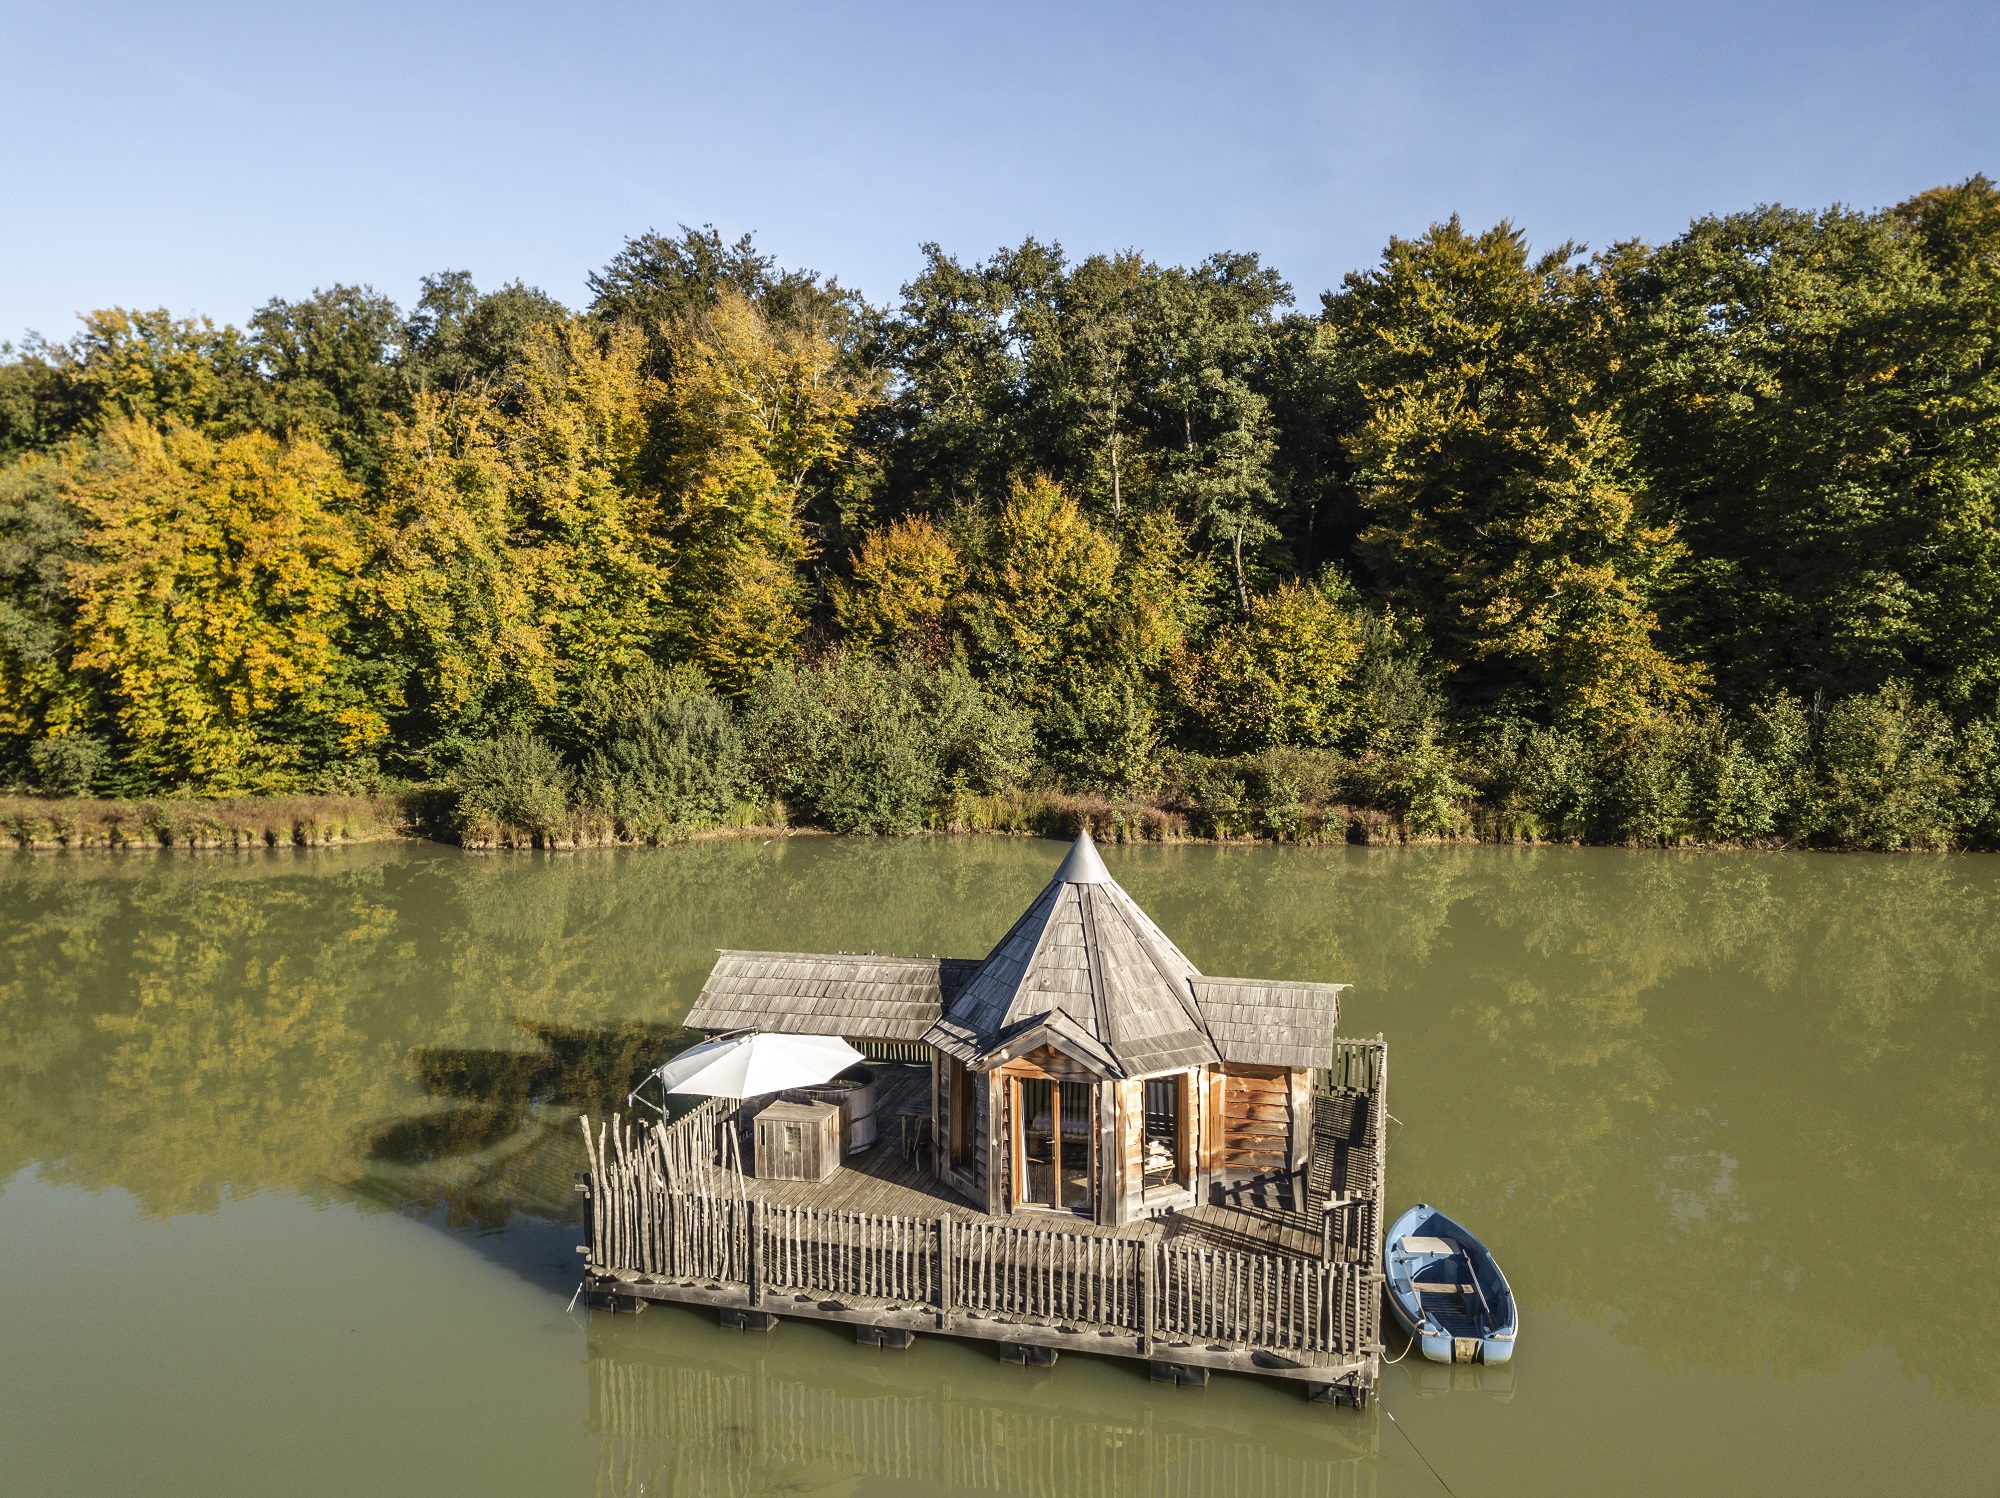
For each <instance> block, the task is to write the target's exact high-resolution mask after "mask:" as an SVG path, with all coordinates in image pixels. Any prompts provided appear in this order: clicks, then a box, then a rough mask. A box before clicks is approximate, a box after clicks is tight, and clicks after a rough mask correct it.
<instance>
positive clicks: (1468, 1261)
mask: <svg viewBox="0 0 2000 1498" xmlns="http://www.w3.org/2000/svg"><path fill="white" fill-rule="evenodd" d="M1461 1246H1463V1245H1461ZM1465 1272H1466V1274H1467V1275H1468V1276H1469V1277H1470V1278H1471V1280H1472V1288H1473V1289H1474V1290H1476V1291H1478V1292H1479V1309H1480V1310H1482V1311H1484V1312H1485V1313H1486V1322H1485V1325H1486V1327H1487V1328H1488V1329H1489V1330H1491V1328H1492V1326H1493V1306H1492V1303H1491V1302H1490V1301H1488V1300H1487V1298H1486V1291H1485V1289H1484V1287H1482V1286H1481V1285H1480V1283H1479V1275H1478V1273H1477V1272H1476V1271H1475V1270H1474V1269H1473V1266H1472V1255H1471V1254H1470V1253H1467V1254H1466V1256H1465Z"/></svg>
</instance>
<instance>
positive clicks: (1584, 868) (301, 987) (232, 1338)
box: [0, 839, 2000, 1498]
mask: <svg viewBox="0 0 2000 1498" xmlns="http://www.w3.org/2000/svg"><path fill="white" fill-rule="evenodd" d="M1061 851H1062V850H1061V849H1060V847H1058V846H1057V845H1055V844H1052V843H1047V842H1039V841H1011V840H1001V839H982V840H965V841H942V840H917V841H904V842H890V841H880V842H878V841H844V840H835V839H800V840H796V841H779V842H775V843H771V844H765V845H758V844H755V843H740V844H716V845H707V846H700V847H689V848H682V849H669V850H659V851H647V852H630V853H624V852H606V853H598V854H586V855H574V856H565V855H558V856H554V857H537V856H529V855H514V856H490V857H480V856H467V855H462V854H459V853H457V852H455V851H452V850H448V849H442V848H436V847H431V846H423V845H416V846H407V847H405V846H396V847H382V848H369V849H356V850H348V851H342V852H331V853H324V852H323V853H296V854H294V853H286V854H272V855H268V856H260V857H253V858H244V857H234V856H225V855H217V856H212V857H202V856H165V857H152V856H148V855H138V854H132V855H124V856H118V857H110V856H104V857H94V858H90V857H61V856H49V855H28V856H21V857H17V858H12V859H9V860H6V861H0V1492H4V1493H6V1494H10V1495H11V1494H15V1493H19V1494H35V1495H42V1494H49V1495H62V1494H93V1495H96V1494H123V1493H132V1494H148V1495H168V1494H200V1495H204V1498H234V1495H237V1494H259V1495H263V1494H278V1493H283V1494H322V1493H324V1494H362V1493H367V1494H402V1493H410V1494H445V1493H450V1494H458V1493H466V1494H514V1493H520V1494H537V1495H547V1498H561V1495H568V1494H612V1493H617V1494H638V1493H642V1492H643V1493H648V1494H681V1495H694V1494H703V1495H706V1494H717V1495H723V1494H728V1495H736V1494H753V1493H836V1494H850V1493H853V1494H882V1495H889V1494H894V1495H899V1498H900V1495H917V1494H923V1493H931V1492H937V1491H941V1490H945V1489H950V1490H970V1491H980V1492H994V1493H1021V1494H1044V1493H1046V1494H1068V1493H1076V1494H1096V1493H1118V1494H1133V1495H1138V1494H1154V1493H1159V1494H1185V1495H1188V1498H1194V1495H1197V1494H1217V1495H1224V1494H1227V1495H1245V1498H1254V1495H1259V1494H1264V1493H1276V1494H1300V1495H1304V1494H1327V1495H1348V1494H1354V1495H1363V1494H1382V1495H1401V1494H1424V1493H1430V1494H1435V1493H1441V1492H1443V1491H1444V1489H1443V1488H1442V1487H1441V1486H1440V1485H1439V1482H1438V1480H1437V1478H1434V1477H1433V1476H1432V1475H1431V1473H1430V1472H1429V1471H1428V1470H1427V1469H1426V1468H1425V1466H1424V1464H1423V1462H1422V1461H1421V1460H1420V1459H1419V1457H1418V1456H1417V1454H1416V1448H1420V1449H1421V1451H1422V1453H1423V1455H1424V1456H1425V1457H1428V1458H1429V1460H1430V1462H1431V1463H1433V1464H1435V1466H1436V1468H1437V1470H1438V1472H1439V1473H1440V1474H1442V1476H1443V1478H1444V1480H1445V1481H1446V1482H1448V1483H1449V1484H1450V1485H1451V1488H1452V1489H1453V1490H1454V1491H1455V1492H1456V1493H1457V1494H1458V1495H1459V1498H1480V1495H1489V1494H1572V1493H1574V1494H1586V1493H1587V1494H1628V1493H1629V1494H1654V1493H1658V1494H1676V1495H1679V1494H1687V1493H1757V1494H1793V1493H1797V1494H1813V1495H1834V1494H1859V1493H1898V1492H1921V1493H1925V1494H1974V1493H1977V1494H1993V1493H1996V1492H2000V1112H1996V1109H2000V858H1991V857H1988V858H1973V857H1966V858H1952V859H1938V858H1866V857H1823V856H1806V855H1799V856H1793V855H1754V856H1752V855H1743V856H1731V855H1698V856H1685V857H1682V856H1674V855H1662V854H1636V853H1624V852H1617V851H1609V850H1588V851H1576V850H1546V851H1536V852H1518V851H1503V850H1493V849H1463V850H1411V851H1371V850H1350V849H1336V850H1317V851H1288V850H1274V849H1213V848H1184V849H1145V850H1134V851H1125V850H1116V849H1114V850H1109V851H1108V852H1107V853H1106V860H1107V862H1108V863H1110V865H1111V867H1112V871H1113V873H1114V874H1115V875H1116V876H1117V877H1118V878H1119V879H1120V880H1121V881H1122V882H1123V883H1124V884H1125V885H1126V887H1127V888H1128V889H1130V890H1131V892H1132V893H1133V894H1134V895H1135V896H1136V897H1137V898H1138V899H1139V900H1140V902H1141V903H1142V904H1144V905H1145V906H1146V907H1147V908H1148V909H1149V910H1151V911H1152V912H1153V914H1154V915H1155V916H1156V917H1157V918H1158V919H1159V920H1160V921H1161V923H1162V924H1163V925H1164V926H1165V927H1166V929H1167V930H1168V931H1169V932H1170V933H1171V934H1172V935H1173V936H1174V937H1175V938H1176V939H1177V940H1178V941H1179V942H1180V943H1181V945H1182V946H1183V947H1184V948H1185V949H1186V951H1187V952H1188V954H1189V956H1191V957H1192V958H1193V959H1194V960H1195V962H1196V963H1197V964H1199V965H1200V966H1201V967H1202V968H1203V969H1204V970H1205V971H1208V972H1213V973H1222V974H1234V975H1246V976H1266V975H1269V976H1284V977H1297V978H1313V979H1331V980H1338V981H1345V982H1351V983H1353V984H1354V985H1355V986H1354V989H1353V991H1352V993H1351V994H1350V995H1349V1001H1348V1004H1347V1008H1346V1013H1345V1016H1344V1021H1343V1023H1344V1027H1345V1028H1346V1029H1347V1030H1348V1032H1349V1033H1357V1034H1373V1033H1375V1032H1376V1031H1378V1030H1379V1031H1381V1032H1383V1033H1384V1034H1386V1035H1387V1037H1388V1039H1389V1042H1390V1058H1391V1060H1390V1082H1389V1088H1390V1097H1389V1106H1390V1109H1391V1111H1392V1113H1393V1114H1394V1115H1395V1117H1396V1119H1398V1120H1399V1123H1398V1124H1397V1125H1396V1126H1395V1127H1394V1130H1393V1132H1392V1134H1391V1143H1390V1150H1389V1194H1390V1199H1391V1205H1392V1207H1393V1208H1397V1209H1400V1207H1402V1206H1404V1205H1407V1204H1409V1203H1410V1202H1413V1201H1416V1200H1418V1199H1425V1200H1429V1201H1432V1202H1436V1203H1439V1204H1443V1205H1446V1206H1448V1207H1449V1208H1450V1209H1452V1210H1453V1211H1454V1212H1456V1213H1457V1214H1458V1215H1460V1216H1461V1217H1463V1218H1464V1220H1465V1221H1467V1222H1468V1223H1470V1224H1472V1225H1474V1226H1475V1227H1476V1228H1478V1229H1479V1230H1480V1231H1482V1232H1483V1233H1484V1235H1485V1236H1486V1238H1487V1240H1488V1242H1489V1243H1491V1244H1492V1245H1493V1246H1494V1248H1495V1250H1496V1251H1497V1253H1498V1254H1499V1256H1500V1258H1501V1261H1502V1263H1503V1265H1504V1267H1505V1268H1506V1269H1507V1271H1508V1273H1509V1275H1510V1277H1511V1278H1512V1280H1513V1283H1514V1286H1515V1289H1516V1292H1517V1294H1518V1295H1519V1297H1520V1300H1521V1302H1522V1305H1523V1307H1524V1326H1523V1332H1522V1337H1521V1344H1520V1352H1519V1355H1518V1358H1517V1361H1516V1363H1515V1365H1514V1366H1513V1367H1512V1368H1511V1369H1509V1370H1505V1371H1502V1370H1494V1371H1493V1372H1490V1373H1489V1372H1486V1371H1485V1370H1473V1369H1466V1370H1452V1369H1447V1368H1438V1367H1435V1366H1432V1365H1425V1364H1422V1363H1420V1362H1417V1361H1414V1360H1413V1361H1409V1362H1405V1363H1403V1364H1400V1365H1398V1366H1396V1367H1394V1368H1391V1369H1389V1370H1387V1372H1386V1374H1385V1378H1384V1381H1383V1385H1382V1389H1381V1400H1380V1405H1379V1407H1378V1409H1375V1410H1371V1411H1369V1412H1368V1413H1367V1414H1365V1415H1359V1416H1357V1415H1355V1414H1353V1413H1352V1412H1348V1411H1340V1410H1334V1409H1330V1408H1324V1407H1318V1406H1309V1405H1307V1404H1306V1403H1305V1402H1304V1401H1303V1400H1302V1399H1301V1398H1300V1397H1299V1396H1298V1394H1297V1392H1296V1390H1294V1389H1293V1388H1291V1387H1289V1386H1285V1385H1276V1384H1270V1383H1264V1382H1260V1381H1256V1380H1248V1379H1227V1378H1218V1379H1217V1380H1216V1381H1215V1382H1214V1383H1213V1384H1211V1385H1210V1387H1209V1388H1207V1389H1205V1390H1192V1389H1186V1390H1180V1389H1162V1388H1157V1387H1155V1386H1153V1385H1151V1384H1148V1383H1147V1382H1146V1381H1145V1380H1144V1378H1143V1377H1142V1376H1140V1375H1139V1373H1138V1372H1136V1371H1135V1369H1134V1368H1133V1366H1132V1365H1128V1364H1122V1363H1115V1362H1108V1361H1096V1360H1092V1359H1089V1358H1065V1359H1064V1361H1063V1362H1062V1363H1061V1364H1060V1365H1059V1366H1058V1367H1056V1368H1055V1369H1053V1370H1050V1371H1047V1372H1031V1371H1028V1370H1023V1369H1018V1368H1012V1367H1007V1366H1004V1365H1001V1364H999V1363H998V1362H997V1361H995V1360H994V1358H993V1355H992V1353H991V1352H990V1351H989V1350H986V1349H983V1348H981V1347H979V1346H977V1345H960V1344H955V1343H950V1342H944V1341H939V1340H936V1339H929V1340H923V1341H920V1342H919V1344H918V1346H917V1347H916V1348H915V1349H914V1350H912V1351H910V1352H908V1353H887V1352H877V1351H863V1350H861V1349H858V1348H856V1347H855V1346H854V1345H853V1344H852V1342H851V1341H850V1340H848V1339H847V1338H846V1337H845V1336H843V1334H842V1333H841V1332H839V1331H838V1330H836V1329H832V1328H827V1327H819V1326H813V1325H809V1324H800V1323H791V1324H787V1325H784V1326H782V1327H781V1328H780V1329H779V1330H778V1331H777V1332H775V1333H773V1334H771V1335H770V1336H768V1337H746V1336H744V1335H743V1334H740V1333H727V1332H723V1331H722V1330H720V1329H719V1328H718V1327H716V1326H714V1325H713V1324H712V1322H711V1321H710V1319H709V1318H707V1317H705V1316H703V1315H699V1314H697V1313H695V1312H693V1311H684V1310H680V1309H675V1308H664V1309H656V1310H654V1311H652V1312H649V1313H648V1314H647V1315H645V1316H643V1317H639V1318H610V1317H606V1316H603V1315H597V1316H590V1315H587V1314H586V1313H585V1312H583V1311H581V1310H575V1311H569V1312H566V1311H565V1303H566V1302H567V1301H568V1299H569V1297H570V1293H571V1291H572V1290H573V1289H574V1288H575V1283H576V1272H577V1265H578V1263H579V1262H580V1261H579V1260H578V1258H577V1256H576V1254H575V1253H574V1252H573V1249H574V1245H575V1243H576V1225H575V1201H576V1198H575V1196H574V1194H573V1192H572V1191H571V1190H570V1189H569V1188H570V1183H571V1179H572V1173H573V1172H574V1170H575V1169H576V1168H577V1165H578V1163H579V1155H580V1151H578V1150H577V1149H576V1148H575V1146H574V1145H573V1144H572V1134H573V1133H574V1124H573V1122H572V1120H573V1118H574V1116H575V1113H576V1112H577V1110H578V1109H579V1108H602V1107H603V1106H604V1103H605V1102H606V1100H607V1099H609V1098H611V1097H613V1096H616V1095H621V1094H622V1091H623V1088H624V1085H625V1083H626V1080H627V1078H628V1077H629V1075H630V1074H631V1072H632V1071H633V1069H634V1068H635V1066H637V1065H638V1064H639V1063H641V1062H643V1061H650V1060H652V1059H654V1058H656V1057H658V1056H659V1055H660V1054H662V1053H663V1052H664V1051H667V1050H670V1049H671V1048H673V1047H674V1046H675V1045H677V1044H678V1043H679V1042H680V1039H681V1037H680V1035H679V1033H678V1032H677V1030H676V1028H675V1022H676V1020H677V1019H678V1018H679V1016H681V1015H682V1014H684V1013H685V1012H686V1009H687V1006H688V1004H689V1002H690V1000H691V999H692V998H693V996H694V993H695V991H696V990H697V989H698V988H699V986H700V984H701V980H702V977H703V975H704V974H705V973H706V971H707V968H708V965H709V962H710V961H711V957H712V950H713V949H714V948H716V947H722V946H737V947H782V948H792V949H805V950H831V949H839V948H846V949H849V950H864V951H865V950H870V949H873V950H878V951H897V952H921V953H931V952H939V953H948V954H973V955H977V954H979V953H982V952H984V951H985V949H986V947H987V946H988V945H989V944H990V943H991V942H992V941H993V940H994V939H995V938H996V937H998V935H999V934H1000V933H1001V932H1002V931H1003V930H1004V929H1005V928H1006V926H1007V925H1008V924H1009V923H1010V922H1011V920H1012V919H1013V918H1014V916H1015V915H1016V914H1017V913H1018V912H1019V911H1020V909H1021V908H1022V907H1023V906H1024V905H1025V904H1026V902H1027V901H1028V899H1029V898H1030V897H1031V896H1032V895H1033V893H1034V891H1035V890H1036V889H1038V888H1039V887H1040V885H1041V884H1042V882H1043V881H1044V880H1045V879H1046V878H1047V877H1048V875H1049V873H1050V872H1051V870H1052V869H1053V867H1054V865H1055V863H1056V862H1057V860H1058V858H1059V857H1060V854H1061ZM1382 1409H1386V1410H1387V1411H1389V1412H1392V1413H1393V1414H1394V1415H1395V1417H1396V1420H1397V1421H1398V1422H1399V1424H1391V1423H1389V1422H1388V1421H1387V1420H1386V1419H1384V1418H1383V1416H1382V1414H1381V1413H1380V1410H1382ZM1406 1436H1407V1438H1408V1439H1406ZM1412 1442H1413V1443H1414V1446H1413V1444H1412Z"/></svg>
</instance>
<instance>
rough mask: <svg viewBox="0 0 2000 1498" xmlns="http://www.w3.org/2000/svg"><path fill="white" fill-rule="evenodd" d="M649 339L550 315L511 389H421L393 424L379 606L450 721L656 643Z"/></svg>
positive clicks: (580, 683) (515, 703) (594, 674)
mask: <svg viewBox="0 0 2000 1498" xmlns="http://www.w3.org/2000/svg"><path fill="white" fill-rule="evenodd" d="M645 353H646V351H645V342H644V340H643V339H642V338H641V337H640V336H639V335H638V334H637V333H635V332H633V331H632V330H630V329H616V330H613V331H612V332H611V333H610V335H609V336H608V337H605V338H604V339H603V340H602V341H601V342H600V340H599V338H598V336H597V334H596V333H595V331H594V330H592V329H591V328H590V327H588V326H587V325H586V324H584V323H583V322H582V321H581V320H578V321H576V322H573V323H569V324H564V325H549V326H544V327H540V328H537V329H536V330H535V331H534V332H533V333H532V334H531V335H530V337H529V341H528V346H527V350H526V354H525V357H524V358H523V360H522V362H521V365H520V366H519V368H518V371H517V377H516V380H515V382H514V384H513V385H512V386H511V387H510V388H509V389H508V390H507V391H505V392H504V395H494V394H491V393H488V392H483V391H482V392H470V393H460V394H448V393H425V394H421V395H419V396H418V397H417V398H416V401H415V405H414V408H413V410H412V411H411V414H410V417H409V419H408V420H407V421H406V422H402V423H398V424H396V425H395V426H394V427H393V428H392V430H391V432H390V434H389V438H388V441H387V442H386V444H385V450H384V460H383V473H382V494H381V499H380V501H379V503H378V505H377V507H376V510H375V513H374V516H373V528H372V541H373V544H374V547H375V551H376V555H377V557H378V559H379V563H378V566H377V568H376V576H375V579H374V580H373V581H372V582H371V583H370V584H369V585H368V589H367V593H368V599H369V607H370V608H371V609H372V610H374V611H375V612H376V613H377V614H378V616H379V617H381V618H382V619H383V620H384V622H385V623H386V625H387V626H388V628H389V630H390V633H391V635H392V637H394V638H395V639H396V640H397V641H398V643H399V644H401V645H402V646H403V647H404V649H405V651H406V653H407V654H408V656H409V658H410V660H411V664H412V669H413V670H414V672H415V674H416V676H417V679H418V684H419V686H420V688H421V690H420V692H419V693H418V694H417V695H418V696H419V698H420V699H421V700H423V701H425V702H426V703H428V704H430V707H431V710H432V711H433V712H435V713H436V714H437V716H438V718H439V721H440V723H441V725H443V726H446V727H458V728H461V729H464V730H466V731H484V730H488V729H490V728H492V727H493V726H495V723H494V721H493V720H494V719H495V717H496V716H497V717H505V716H507V715H508V714H510V713H517V712H519V711H522V710H531V711H532V710H540V709H546V708H548V707H551V706H553V705H554V703H555V702H556V701H557V699H558V696H559V695H560V694H561V693H562V692H564V691H569V692H579V693H580V692H585V691H587V690H589V689H590V688H591V687H593V686H601V685H603V684H604V683H606V682H608V681H610V680H612V679H614V678H615V677H616V676H617V675H618V674H620V673H621V672H623V671H626V670H629V669H630V668H632V667H634V666H636V665H638V664H640V663H641V662H643V661H645V660H647V659H649V658H651V656H652V655H653V653H654V652H655V651H656V650H657V649H658V648H659V645H660V642H661V640H662V639H663V638H664V636H665V634H666V632H667V627H668V614H667V596H668V575H667V568H668V562H669V560H670V552H669V549H668V547H667V546H666V544H665V542H664V540H663V539H662V538H661V536H660V534H659V531H660V507H659V503H658V501H657V499H656V497H655V496H654V494H653V492H652V490H651V489H650V487H649V486H648V485H646V484H645V482H644V480H643V475H642V471H641V460H642V457H643V454H644V450H645V445H646V437H647V431H648V413H649V411H650V409H651V407H652V406H653V405H654V404H655V403H656V402H657V401H658V400H659V397H660V387H659V384H658V382H657V381H655V380H653V379H651V378H650V377H649V376H648V375H647V374H646V373H645ZM503 402H504V403H503ZM503 699H504V700H503Z"/></svg>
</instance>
